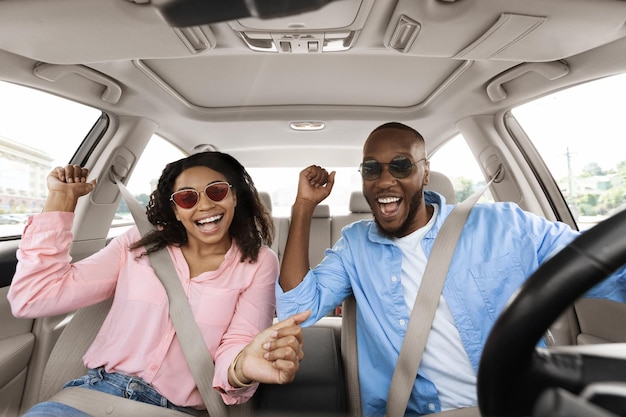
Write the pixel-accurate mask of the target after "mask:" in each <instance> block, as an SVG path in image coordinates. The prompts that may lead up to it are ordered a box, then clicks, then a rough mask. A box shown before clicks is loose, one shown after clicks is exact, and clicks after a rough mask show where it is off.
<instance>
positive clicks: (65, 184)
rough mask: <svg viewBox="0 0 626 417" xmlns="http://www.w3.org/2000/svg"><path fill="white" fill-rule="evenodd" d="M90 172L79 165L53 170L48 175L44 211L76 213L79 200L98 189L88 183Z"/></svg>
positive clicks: (93, 183) (92, 182)
mask: <svg viewBox="0 0 626 417" xmlns="http://www.w3.org/2000/svg"><path fill="white" fill-rule="evenodd" d="M88 175H89V170H88V169H87V168H83V167H81V166H78V165H66V166H64V167H56V168H53V169H52V171H51V172H50V174H48V178H47V183H48V191H49V193H48V198H47V199H46V204H45V205H44V209H43V211H74V209H75V208H76V203H77V201H78V199H79V198H80V197H82V196H84V195H86V194H89V193H90V192H91V191H93V189H94V188H95V187H96V180H95V179H94V180H92V181H89V182H88V181H87V176H88Z"/></svg>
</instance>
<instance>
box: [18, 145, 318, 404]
mask: <svg viewBox="0 0 626 417" xmlns="http://www.w3.org/2000/svg"><path fill="white" fill-rule="evenodd" d="M87 175H88V170H87V169H85V168H81V167H79V166H72V165H68V166H66V167H63V168H61V167H57V168H55V169H53V170H52V172H51V173H50V174H49V175H48V179H47V183H48V190H49V195H48V197H47V200H46V203H45V206H44V209H43V212H42V213H41V214H38V215H35V216H32V217H31V219H30V220H29V222H28V223H27V225H26V228H25V230H24V234H23V237H22V243H21V246H20V249H19V250H18V254H17V256H18V265H17V270H16V273H15V276H14V278H13V283H12V285H11V289H10V292H9V296H8V298H9V301H10V302H11V307H12V310H13V314H14V315H15V316H17V317H45V316H52V315H57V314H63V313H67V312H70V311H73V310H76V309H79V308H82V307H86V306H89V305H92V304H96V303H98V302H100V301H102V300H105V299H108V298H110V297H112V296H114V298H113V303H112V306H111V310H110V312H109V314H108V316H107V318H106V319H105V321H104V323H103V325H102V327H101V329H100V331H99V333H98V335H97V336H96V338H95V340H94V342H93V344H92V345H91V347H90V348H89V350H88V351H87V353H86V354H85V356H84V358H83V359H84V362H85V365H86V366H87V367H88V368H89V369H90V371H89V374H88V375H86V376H84V377H82V378H79V379H77V380H73V381H70V382H69V383H68V384H67V385H66V387H67V386H81V387H85V388H88V389H96V390H100V391H105V392H108V393H110V394H114V395H118V396H126V397H130V398H131V399H135V400H137V401H143V402H148V403H152V404H155V405H161V406H166V407H168V408H172V409H176V410H179V411H184V412H187V413H189V414H192V415H193V414H197V410H198V409H204V408H205V406H204V404H203V401H202V398H201V396H200V393H199V391H198V389H197V387H196V384H195V382H194V380H193V377H192V375H191V373H190V372H189V370H188V368H187V365H186V363H185V359H184V356H183V353H182V350H181V347H180V344H179V341H178V339H177V338H176V337H175V332H174V328H173V325H172V322H171V320H170V318H169V316H168V311H169V310H168V302H167V296H166V293H165V289H164V288H163V286H162V284H161V283H160V281H159V279H158V278H157V276H156V274H155V273H154V271H153V269H152V268H151V266H150V263H149V260H148V256H146V255H147V252H148V250H149V251H153V250H159V249H164V250H167V251H168V252H169V255H170V256H171V258H172V260H173V262H174V265H175V267H176V270H177V272H178V275H179V278H180V280H181V282H182V284H183V287H184V289H185V292H186V294H187V296H188V298H189V302H190V304H191V308H192V310H193V313H194V316H195V318H196V322H197V324H198V326H199V328H200V331H201V332H202V334H203V336H204V339H205V342H206V344H207V347H208V349H209V351H210V353H211V356H212V357H213V359H214V361H215V376H214V379H213V387H214V388H215V389H217V390H218V391H219V392H220V393H221V396H222V399H223V400H224V402H225V403H226V404H238V403H242V402H245V401H247V400H248V399H249V398H250V397H251V396H252V395H253V393H254V391H255V390H256V388H257V386H258V384H257V383H258V382H264V383H286V382H290V381H292V380H293V378H294V376H295V372H296V370H297V369H298V365H299V361H300V359H302V356H303V354H302V347H301V345H302V336H301V329H300V327H299V326H298V324H299V323H301V322H302V321H303V320H304V319H305V318H306V315H303V316H300V315H297V316H294V317H292V318H290V319H288V320H285V321H283V322H280V323H278V324H276V325H274V326H272V327H269V328H268V326H270V324H271V322H272V318H273V315H274V306H275V303H274V284H275V281H276V277H277V275H278V259H277V257H276V255H275V254H274V253H273V252H272V251H271V250H270V249H269V248H268V247H267V246H266V245H267V244H271V239H272V231H273V230H272V222H271V218H270V217H269V215H268V213H267V211H266V210H265V208H264V206H263V204H262V202H261V201H260V199H259V196H258V193H257V191H256V189H255V187H254V184H253V182H252V179H251V178H250V176H249V175H248V173H247V172H246V170H245V169H244V167H243V166H241V164H239V162H238V161H237V160H235V159H234V158H233V157H232V156H230V155H227V154H224V153H220V152H204V153H199V154H195V155H192V156H189V157H188V158H184V159H181V160H179V161H176V162H172V163H170V164H168V165H167V166H166V167H165V169H164V170H163V173H162V175H161V178H160V179H159V182H158V185H157V188H156V190H155V191H154V192H153V193H152V195H151V197H150V202H149V204H148V208H147V215H148V220H149V221H150V222H151V223H152V224H153V225H155V226H156V228H155V229H154V231H152V232H151V233H149V234H147V235H146V236H144V237H142V236H140V234H139V231H138V229H137V228H132V229H130V230H129V231H128V232H126V233H124V234H123V235H121V236H120V237H118V238H116V239H114V240H113V241H112V242H111V243H110V244H109V245H107V246H106V247H105V248H103V249H102V250H100V251H99V252H97V253H95V254H93V255H92V256H90V257H88V258H86V259H83V260H81V261H78V262H75V263H71V262H70V257H69V249H70V244H71V242H72V237H73V236H72V232H71V229H72V221H73V218H74V215H73V212H74V210H75V207H76V203H77V201H78V199H79V198H80V197H81V196H83V195H86V194H88V193H89V192H91V191H92V190H93V189H94V188H95V186H96V181H95V180H93V181H90V182H88V181H87ZM147 247H148V248H149V249H146V248H147ZM262 329H266V330H263V331H262ZM131 382H134V383H135V384H131ZM130 386H132V387H133V389H129V388H128V387H130ZM51 412H52V413H54V415H68V416H85V414H84V413H82V412H80V411H78V410H76V409H73V408H71V407H69V406H66V405H63V404H59V403H52V402H45V403H41V404H38V405H36V406H35V407H33V408H32V409H31V410H30V411H29V413H27V415H28V416H36V415H50V413H51Z"/></svg>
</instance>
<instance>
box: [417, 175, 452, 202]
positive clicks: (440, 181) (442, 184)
mask: <svg viewBox="0 0 626 417" xmlns="http://www.w3.org/2000/svg"><path fill="white" fill-rule="evenodd" d="M424 189H426V190H431V191H436V192H438V193H439V194H441V195H442V196H444V197H445V199H446V203H447V204H456V203H457V201H456V194H455V193H454V186H453V185H452V181H450V178H448V177H447V176H445V175H444V174H442V173H441V172H437V171H430V181H429V182H428V185H427V186H426V187H424Z"/></svg>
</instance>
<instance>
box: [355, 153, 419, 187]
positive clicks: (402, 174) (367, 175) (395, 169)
mask: <svg viewBox="0 0 626 417" xmlns="http://www.w3.org/2000/svg"><path fill="white" fill-rule="evenodd" d="M425 160H426V158H422V159H420V160H419V161H416V162H415V163H413V162H411V160H410V159H409V158H408V157H406V156H397V157H395V158H393V159H392V160H391V162H388V163H384V162H378V161H376V160H374V159H368V160H366V161H363V162H362V163H361V165H360V166H359V172H360V173H361V176H362V177H363V179H364V180H365V181H374V180H377V179H378V178H380V174H382V172H383V165H387V169H388V170H389V173H390V174H391V175H393V176H394V177H395V178H398V179H402V178H406V177H408V176H409V175H411V172H412V171H413V167H414V166H415V165H417V164H419V163H420V162H422V161H425Z"/></svg>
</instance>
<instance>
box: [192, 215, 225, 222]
mask: <svg viewBox="0 0 626 417" xmlns="http://www.w3.org/2000/svg"><path fill="white" fill-rule="evenodd" d="M222 217H224V215H223V214H219V215H217V216H213V217H207V218H206V219H202V220H198V221H197V222H196V223H198V224H207V223H211V222H216V221H218V220H219V219H221V218H222Z"/></svg>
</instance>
